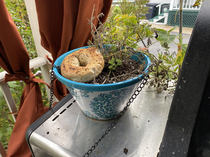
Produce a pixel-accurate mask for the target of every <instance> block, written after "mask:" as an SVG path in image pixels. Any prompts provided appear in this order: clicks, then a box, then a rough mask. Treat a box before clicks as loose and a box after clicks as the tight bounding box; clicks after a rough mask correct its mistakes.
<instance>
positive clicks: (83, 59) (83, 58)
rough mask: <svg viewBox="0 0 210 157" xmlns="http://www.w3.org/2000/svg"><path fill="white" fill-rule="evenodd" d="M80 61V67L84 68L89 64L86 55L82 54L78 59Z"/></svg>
mask: <svg viewBox="0 0 210 157" xmlns="http://www.w3.org/2000/svg"><path fill="white" fill-rule="evenodd" d="M78 61H79V64H80V66H82V67H85V66H86V65H87V64H88V58H87V57H86V55H84V54H81V55H80V56H79V57H78Z"/></svg>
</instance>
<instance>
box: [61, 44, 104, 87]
mask: <svg viewBox="0 0 210 157" xmlns="http://www.w3.org/2000/svg"><path fill="white" fill-rule="evenodd" d="M103 68H104V58H103V56H102V55H101V53H100V51H99V49H97V48H95V47H89V48H86V49H79V50H77V51H75V52H73V53H71V54H69V55H67V56H66V57H65V58H64V60H63V62H62V64H61V75H62V76H63V77H65V78H67V79H69V80H72V81H76V82H83V83H84V82H89V81H91V80H93V79H94V78H95V77H97V76H98V75H99V74H100V73H101V72H102V70H103Z"/></svg>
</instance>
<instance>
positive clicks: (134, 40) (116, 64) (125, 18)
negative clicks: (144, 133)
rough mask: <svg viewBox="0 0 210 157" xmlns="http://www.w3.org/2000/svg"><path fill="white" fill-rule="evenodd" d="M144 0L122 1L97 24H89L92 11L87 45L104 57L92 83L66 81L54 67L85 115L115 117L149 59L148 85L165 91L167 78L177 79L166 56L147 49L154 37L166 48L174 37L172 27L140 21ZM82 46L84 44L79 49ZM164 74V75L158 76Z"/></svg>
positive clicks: (60, 59)
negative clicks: (101, 69) (101, 67)
mask: <svg viewBox="0 0 210 157" xmlns="http://www.w3.org/2000/svg"><path fill="white" fill-rule="evenodd" d="M147 2H148V1H146V0H145V1H141V0H136V1H135V3H131V2H126V0H123V1H122V2H121V5H120V6H118V7H115V8H114V9H113V10H112V11H111V12H110V16H109V18H108V20H107V21H106V23H104V24H103V23H100V20H99V26H98V27H96V26H95V25H93V22H92V21H93V20H94V18H95V17H93V14H92V17H91V19H90V20H89V24H90V26H91V30H92V31H91V33H92V36H93V41H89V45H90V46H94V47H97V48H98V49H100V52H101V53H102V54H103V57H104V60H105V67H104V70H103V71H102V73H101V74H100V75H99V76H98V77H97V78H94V80H93V81H92V82H88V83H79V82H75V81H71V80H68V79H66V78H64V77H63V76H62V75H61V74H60V73H59V72H58V69H57V68H55V67H54V72H55V75H56V77H57V78H58V80H60V81H61V82H62V83H63V84H65V85H66V86H67V88H68V89H69V90H70V92H71V94H72V95H73V96H74V98H75V99H76V100H77V103H78V104H79V106H80V108H81V110H82V111H83V112H84V113H85V114H86V115H87V116H89V117H91V118H94V119H100V120H107V119H113V118H115V117H116V115H118V114H119V113H120V112H121V111H122V110H123V108H124V107H125V103H126V102H128V100H129V98H130V96H131V95H132V94H133V92H134V90H135V89H136V88H137V87H138V85H139V83H140V82H141V80H142V79H143V78H144V77H145V75H146V74H148V72H149V67H150V64H151V62H150V59H151V60H152V63H153V65H152V67H151V68H150V71H151V72H152V77H151V81H150V82H149V85H150V86H155V87H156V88H157V90H160V89H161V90H165V88H166V89H167V88H168V87H169V86H168V84H167V83H168V82H169V81H170V79H176V78H177V77H174V78H172V77H171V78H169V76H175V73H172V74H171V73H170V72H171V69H170V67H171V66H170V65H168V64H170V63H169V62H168V63H166V62H165V61H168V58H167V57H166V56H167V55H165V54H164V55H159V56H158V57H159V58H157V57H155V56H154V55H152V54H150V53H149V52H148V50H147V48H148V47H149V46H150V45H151V44H152V42H151V39H152V38H156V40H157V41H158V42H160V43H161V46H162V47H163V48H164V50H166V51H167V50H168V44H169V43H171V42H173V40H174V39H175V38H176V36H173V35H171V34H170V32H171V31H172V30H170V31H168V32H166V31H164V30H161V29H153V28H152V27H151V25H150V24H149V23H147V22H141V21H142V20H143V19H145V14H146V12H147V10H148V8H146V7H145V4H146V3H147ZM93 11H94V9H93ZM100 16H103V14H100V15H98V17H97V18H98V19H99V17H100ZM145 40H146V42H147V45H146V44H145ZM140 42H142V43H143V44H144V48H141V49H140V48H139V43H140ZM83 48H87V47H82V48H79V49H83ZM77 50H78V49H75V50H72V51H69V52H67V53H65V54H63V55H62V56H60V57H59V58H58V59H57V60H56V61H55V63H54V65H55V66H60V65H61V63H62V61H63V59H64V58H65V57H66V56H67V55H68V54H70V53H73V52H75V51H77ZM167 52H168V51H167ZM148 56H149V57H148ZM171 57H172V56H171ZM165 63H166V64H165ZM174 66H176V65H174ZM174 71H175V70H174ZM164 73H165V76H164V77H161V75H162V76H163V75H164ZM159 78H160V79H159ZM166 84H167V85H166ZM160 87H161V88H160ZM162 87H163V88H162Z"/></svg>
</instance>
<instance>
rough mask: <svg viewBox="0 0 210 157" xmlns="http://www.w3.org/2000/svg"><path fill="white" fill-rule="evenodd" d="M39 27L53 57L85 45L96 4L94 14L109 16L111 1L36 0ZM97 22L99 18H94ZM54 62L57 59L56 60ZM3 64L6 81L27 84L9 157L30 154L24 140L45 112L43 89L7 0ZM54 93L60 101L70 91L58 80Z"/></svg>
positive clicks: (0, 30) (2, 19)
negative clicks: (29, 127) (32, 67)
mask: <svg viewBox="0 0 210 157" xmlns="http://www.w3.org/2000/svg"><path fill="white" fill-rule="evenodd" d="M35 2H36V7H37V13H38V20H39V26H40V34H41V41H42V45H43V47H44V48H46V49H47V50H48V51H49V52H50V53H51V54H52V57H53V60H55V59H56V58H58V57H59V56H60V55H61V54H63V53H65V52H67V51H68V50H71V49H74V48H77V47H81V46H85V45H86V43H87V41H88V40H89V39H91V34H90V25H89V24H88V20H87V19H90V18H91V14H92V9H93V5H95V11H94V15H95V16H96V15H98V14H99V13H100V12H103V13H104V15H105V16H104V17H102V18H101V21H102V22H104V21H105V20H106V18H107V15H108V12H109V9H110V6H111V3H112V0H91V1H87V0H59V1H52V0H35ZM94 22H95V24H96V25H97V23H98V20H97V18H95V20H94ZM53 62H54V61H53ZM0 66H1V67H3V68H4V69H5V70H6V71H7V72H8V74H7V75H6V76H5V81H6V82H7V81H14V80H22V81H24V82H25V83H26V85H25V87H24V91H23V93H22V96H21V102H20V105H19V112H18V116H17V119H16V123H15V127H14V130H13V132H12V135H11V138H10V141H9V146H8V152H7V157H29V156H31V152H30V150H29V148H28V146H27V143H26V141H25V132H26V130H27V128H28V126H30V124H32V123H33V122H34V121H35V120H36V119H37V118H39V117H40V116H41V115H42V114H44V111H45V109H44V106H43V103H42V97H41V91H40V88H39V85H38V83H44V81H42V80H39V79H36V78H34V75H33V74H32V73H31V72H30V69H29V55H28V52H27V50H26V48H25V46H24V44H23V42H22V39H21V37H20V35H19V33H18V31H17V29H16V26H15V24H14V22H13V20H12V18H11V16H10V15H9V13H8V11H7V9H6V7H5V3H4V0H0ZM55 83H56V86H55V95H56V96H57V98H58V99H59V100H60V99H61V98H63V96H65V95H66V94H67V90H66V88H65V87H64V86H63V85H62V84H61V83H60V82H58V81H56V82H55Z"/></svg>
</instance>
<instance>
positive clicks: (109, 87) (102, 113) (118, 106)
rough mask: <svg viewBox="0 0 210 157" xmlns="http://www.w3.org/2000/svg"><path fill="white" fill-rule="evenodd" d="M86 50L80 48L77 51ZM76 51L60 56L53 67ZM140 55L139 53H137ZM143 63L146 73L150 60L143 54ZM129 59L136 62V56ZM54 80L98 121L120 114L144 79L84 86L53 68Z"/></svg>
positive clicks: (84, 110) (84, 84)
mask: <svg viewBox="0 0 210 157" xmlns="http://www.w3.org/2000/svg"><path fill="white" fill-rule="evenodd" d="M84 48H88V46H86V47H81V48H78V49H84ZM78 49H74V50H71V51H69V52H67V53H65V54H63V55H62V56H60V57H59V58H58V59H57V60H56V61H55V63H54V65H55V66H60V65H61V63H62V61H63V59H64V58H65V57H66V56H67V55H69V54H70V53H73V52H74V51H77V50H78ZM139 53H141V52H139ZM142 56H143V59H142V60H143V62H144V65H145V66H144V72H145V73H148V69H149V66H150V65H151V62H150V59H149V57H148V56H146V55H145V54H142ZM131 59H133V60H136V61H138V60H139V58H138V57H137V56H134V55H133V56H132V57H131ZM53 70H54V73H55V76H56V78H57V79H58V80H59V81H60V82H62V83H63V84H65V85H66V87H67V88H68V90H69V91H70V92H71V94H72V96H73V97H74V99H75V100H76V101H77V103H78V105H79V106H80V108H81V110H82V111H83V113H84V114H86V115H87V116H89V117H91V118H94V119H98V120H108V119H113V118H114V117H115V116H116V115H117V114H119V112H121V111H122V110H123V108H124V106H125V103H126V102H127V101H128V99H129V98H130V96H131V95H132V94H133V92H134V90H135V89H136V88H137V86H138V85H139V83H140V81H141V80H142V79H143V78H144V76H143V75H142V74H141V75H139V77H135V78H132V79H130V80H126V81H123V82H117V83H110V84H99V85H98V84H86V83H79V82H74V81H71V80H68V79H66V78H65V77H63V76H62V75H61V74H60V73H59V72H58V70H57V68H55V67H54V68H53Z"/></svg>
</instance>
